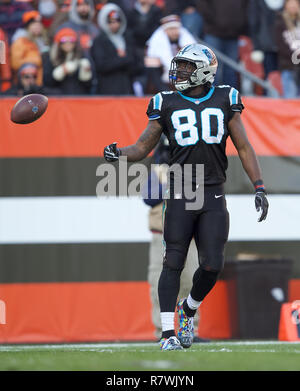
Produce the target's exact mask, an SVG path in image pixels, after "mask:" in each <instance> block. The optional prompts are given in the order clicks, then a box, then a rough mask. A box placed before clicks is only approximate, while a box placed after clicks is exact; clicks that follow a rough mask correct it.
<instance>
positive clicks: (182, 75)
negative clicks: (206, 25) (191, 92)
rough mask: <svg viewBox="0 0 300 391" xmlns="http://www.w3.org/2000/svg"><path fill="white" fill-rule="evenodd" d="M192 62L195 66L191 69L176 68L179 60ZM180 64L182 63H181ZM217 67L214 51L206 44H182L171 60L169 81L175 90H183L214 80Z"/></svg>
mask: <svg viewBox="0 0 300 391" xmlns="http://www.w3.org/2000/svg"><path fill="white" fill-rule="evenodd" d="M183 61H185V62H187V64H188V63H192V64H194V65H195V66H196V69H195V70H193V71H187V70H186V71H184V70H183V69H182V66H181V69H180V70H179V69H178V63H179V62H183ZM181 64H182V63H181ZM217 68H218V60H217V57H216V55H215V53H214V52H213V51H212V50H211V49H210V48H209V47H207V46H204V45H201V44H199V43H194V44H191V45H186V46H184V47H183V48H182V49H181V50H179V52H178V53H177V54H176V56H175V57H174V58H173V60H172V62H171V68H170V71H169V77H170V82H171V83H172V84H173V85H174V86H175V88H176V90H178V91H184V90H187V89H188V88H192V87H196V86H199V85H201V84H205V83H207V82H210V83H211V84H212V83H213V82H214V79H215V75H216V72H217Z"/></svg>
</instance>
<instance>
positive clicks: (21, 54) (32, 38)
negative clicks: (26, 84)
mask: <svg viewBox="0 0 300 391" xmlns="http://www.w3.org/2000/svg"><path fill="white" fill-rule="evenodd" d="M23 23H24V26H25V27H24V30H23V29H22V30H21V31H20V30H18V31H19V32H18V34H19V38H16V39H15V40H14V42H13V43H12V45H11V67H12V69H13V71H15V72H17V71H18V70H19V69H20V67H21V65H22V64H24V63H26V62H30V63H33V64H35V65H37V67H38V77H37V84H38V85H42V80H43V66H42V54H43V53H44V52H46V51H48V50H49V47H48V45H47V37H46V35H45V31H44V28H43V25H42V22H41V15H40V14H39V12H38V11H28V12H25V13H24V15H23ZM16 34H17V32H16Z"/></svg>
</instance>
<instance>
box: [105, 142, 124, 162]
mask: <svg viewBox="0 0 300 391" xmlns="http://www.w3.org/2000/svg"><path fill="white" fill-rule="evenodd" d="M120 155H121V151H120V149H119V148H117V143H112V144H109V145H107V146H106V147H105V148H104V157H105V159H106V160H107V161H108V162H115V161H116V160H118V159H119V156H120Z"/></svg>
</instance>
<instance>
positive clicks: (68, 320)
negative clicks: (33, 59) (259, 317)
mask: <svg viewBox="0 0 300 391" xmlns="http://www.w3.org/2000/svg"><path fill="white" fill-rule="evenodd" d="M148 101H149V99H148V98H133V97H128V98H127V97H125V98H115V97H107V98H98V97H97V98H96V97H95V98H58V97H53V98H50V99H49V107H48V110H47V112H46V114H45V115H44V116H43V117H42V118H40V119H39V120H38V121H37V122H35V123H33V124H30V125H16V124H13V123H12V122H11V121H10V110H11V108H12V107H13V105H14V103H15V102H16V99H13V98H7V99H1V100H0V116H1V143H0V159H1V161H2V164H5V162H7V161H8V162H13V161H14V162H15V161H18V160H21V161H22V162H23V163H26V160H27V159H33V160H34V159H37V162H39V164H40V162H41V160H40V159H50V158H51V159H52V158H54V159H56V158H98V157H100V156H103V148H104V146H105V145H107V144H109V143H111V142H113V141H118V145H119V146H120V147H122V146H124V145H128V144H130V143H133V142H135V140H136V139H137V137H138V136H139V134H140V133H141V131H142V130H143V129H144V128H145V126H146V124H147V118H146V115H145V112H146V109H147V104H148ZM244 105H245V106H246V110H245V111H244V113H243V121H244V123H245V126H246V128H247V133H248V137H249V139H250V141H251V143H252V145H253V146H254V148H255V150H256V152H257V154H258V155H259V156H271V157H274V156H275V157H280V158H281V157H291V156H293V157H299V156H300V119H299V112H300V101H297V100H280V99H278V100H277V99H264V98H244ZM283 124H284V126H283ZM287 135H288V137H287ZM227 152H228V155H229V156H236V155H237V153H236V150H235V149H234V147H233V145H232V143H231V142H229V143H228V148H227ZM11 180H13V178H12V179H11ZM15 180H16V181H17V180H18V178H15ZM16 195H19V194H15V193H11V194H9V195H5V197H8V196H11V197H12V198H13V196H16ZM34 195H35V194H33V196H34ZM0 198H1V197H0ZM0 240H1V238H0ZM20 245H21V244H20ZM40 245H41V246H42V245H43V244H39V246H40ZM8 246H10V248H12V251H13V250H14V247H18V246H19V244H18V243H5V242H1V244H0V247H1V249H0V250H1V254H2V255H1V256H0V258H2V259H0V271H2V273H3V274H5V273H6V270H8V269H9V264H10V262H11V261H12V259H11V258H10V257H8V256H6V255H5V254H7V253H6V251H7V248H8ZM34 246H35V244H34V243H33V247H34ZM37 246H38V245H37ZM22 250H23V247H22ZM24 254H25V253H24ZM18 256H19V257H20V263H19V265H21V264H22V251H21V253H20V254H19V255H18ZM24 256H25V255H24ZM28 257H29V258H30V255H29V256H28ZM29 261H30V260H29ZM39 261H40V262H39ZM42 262H43V259H37V262H36V263H35V264H33V263H30V265H31V266H30V268H29V269H26V266H25V267H24V270H23V269H22V270H21V271H20V269H19V270H10V269H9V273H7V274H6V276H4V277H5V278H4V277H3V276H1V275H0V304H1V305H0V311H1V312H0V343H30V342H32V343H42V342H48V343H50V342H76V341H78V342H79V341H82V342H83V341H111V340H120V341H121V340H124V341H125V340H154V339H155V338H154V327H153V325H152V321H151V303H150V293H149V292H150V287H149V284H148V283H147V281H146V278H144V280H142V281H136V280H134V279H133V280H132V281H131V280H130V278H127V279H126V280H124V281H122V276H121V277H120V276H119V277H118V279H116V281H114V280H110V281H90V280H89V281H77V280H76V279H75V280H74V281H69V280H66V281H61V280H60V279H57V281H55V278H54V280H51V281H49V282H45V281H44V280H38V277H36V278H35V279H33V278H32V279H31V277H30V274H31V273H32V275H35V274H36V273H37V271H36V268H39V267H41V268H42V267H43V264H42ZM1 265H2V266H1ZM33 265H34V267H33ZM83 265H84V263H83ZM22 267H23V266H22ZM63 267H64V266H63V265H62V266H61V268H63ZM58 268H59V264H58ZM63 272H64V273H67V272H66V271H63ZM14 273H15V274H14ZM17 273H19V274H18V276H17ZM20 273H21V274H23V275H24V276H25V277H24V280H23V279H22V278H23V277H22V276H21V277H20ZM57 273H58V275H59V270H58V271H57ZM14 275H16V277H14ZM40 275H41V273H40ZM299 298H300V279H298V278H292V279H291V280H290V281H289V298H288V299H289V301H293V300H297V299H299ZM229 316H230V308H229V301H228V291H227V283H226V281H223V280H219V281H218V282H217V284H216V286H215V288H214V289H213V291H211V292H210V293H209V295H208V297H207V298H206V300H205V301H204V302H203V304H202V305H201V323H200V327H199V335H201V336H202V337H207V338H212V339H226V338H231V337H232V330H231V326H230V321H229Z"/></svg>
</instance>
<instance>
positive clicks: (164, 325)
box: [160, 312, 175, 331]
mask: <svg viewBox="0 0 300 391" xmlns="http://www.w3.org/2000/svg"><path fill="white" fill-rule="evenodd" d="M160 319H161V329H162V331H168V330H174V329H175V326H174V312H161V313H160Z"/></svg>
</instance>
